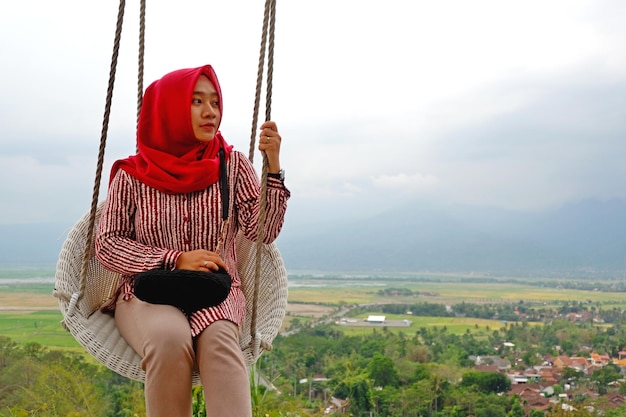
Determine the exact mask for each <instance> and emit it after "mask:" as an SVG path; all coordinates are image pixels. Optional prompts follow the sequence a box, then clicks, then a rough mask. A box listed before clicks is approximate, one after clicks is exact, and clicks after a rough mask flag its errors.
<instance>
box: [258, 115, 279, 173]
mask: <svg viewBox="0 0 626 417" xmlns="http://www.w3.org/2000/svg"><path fill="white" fill-rule="evenodd" d="M281 140H282V138H281V137H280V135H279V134H278V128H277V127H276V123H275V122H273V121H271V120H270V121H267V122H265V123H263V124H262V125H261V133H260V135H259V150H260V151H262V152H265V155H267V172H269V173H271V174H277V173H278V172H279V171H280V142H281Z"/></svg>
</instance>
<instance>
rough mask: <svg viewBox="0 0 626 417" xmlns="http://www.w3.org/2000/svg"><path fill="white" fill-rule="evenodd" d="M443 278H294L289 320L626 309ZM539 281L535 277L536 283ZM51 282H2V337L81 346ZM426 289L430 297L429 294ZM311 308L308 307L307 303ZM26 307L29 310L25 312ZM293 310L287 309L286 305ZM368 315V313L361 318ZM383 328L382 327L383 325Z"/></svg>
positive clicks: (564, 293)
mask: <svg viewBox="0 0 626 417" xmlns="http://www.w3.org/2000/svg"><path fill="white" fill-rule="evenodd" d="M443 281H444V279H443V278H442V280H440V281H437V280H431V281H415V280H411V279H407V278H404V277H403V278H402V279H395V280H394V279H390V278H389V277H385V278H380V279H378V278H375V277H374V278H372V277H369V278H365V279H355V278H351V279H341V278H332V277H330V278H329V277H326V278H321V279H313V278H308V279H300V278H296V279H290V284H292V285H290V288H289V303H290V306H291V307H293V310H292V311H290V312H289V313H288V315H287V318H286V320H285V324H286V325H288V324H289V323H290V322H292V321H293V320H294V318H297V319H298V320H299V322H300V323H301V324H302V323H306V322H310V321H312V320H315V319H316V317H321V315H322V314H328V313H329V312H330V311H333V310H335V308H336V307H338V306H340V305H354V304H374V303H381V304H382V303H408V304H411V303H413V304H417V303H445V304H454V303H459V302H468V303H519V302H520V301H523V302H525V303H532V304H534V305H536V306H537V305H540V306H542V307H551V308H558V307H559V306H560V305H562V303H564V302H584V303H592V304H593V305H594V306H595V305H598V306H600V308H603V309H612V308H620V309H622V308H626V294H624V293H611V292H600V291H576V290H564V289H558V288H542V287H539V286H537V285H523V284H519V283H511V282H509V283H507V282H497V281H496V282H464V281H461V280H456V281H455V280H454V279H449V280H448V281H447V282H443ZM529 282H530V281H529ZM536 282H537V281H535V283H536ZM388 288H396V289H398V288H400V289H408V290H411V291H413V292H414V293H415V294H418V293H419V294H418V295H413V296H402V297H399V296H398V297H391V296H381V295H380V294H379V291H380V290H384V289H388ZM52 290H53V285H52V284H4V285H0V335H2V336H8V337H10V338H11V339H13V340H15V341H17V342H19V343H30V342H35V343H39V344H41V345H43V346H47V347H51V348H53V347H59V348H63V349H76V350H81V348H80V346H79V345H78V343H77V342H76V341H75V340H74V338H73V337H72V336H71V334H70V333H69V332H67V331H66V330H65V329H64V328H63V327H62V325H61V324H60V322H61V319H62V316H61V313H60V311H59V309H58V303H57V300H56V299H55V298H54V297H53V296H52ZM426 293H428V294H429V295H426ZM322 305H323V306H332V308H327V309H326V313H324V312H323V311H322V312H320V311H316V306H318V307H320V306H322ZM307 306H308V307H307ZM23 309H28V310H27V311H22V310H23ZM288 310H289V309H288ZM369 314H376V313H369ZM386 316H387V318H388V319H389V320H396V319H397V320H403V319H407V320H411V321H412V325H411V326H408V327H389V328H388V330H389V331H394V332H395V331H400V332H404V333H407V334H415V332H416V331H417V330H419V329H420V328H421V327H426V328H429V327H433V326H438V327H443V326H445V327H446V328H447V330H448V331H449V332H451V333H456V334H462V333H465V332H468V331H469V332H472V333H474V334H487V333H488V332H489V331H493V330H496V329H500V328H501V327H503V325H504V324H503V323H502V322H501V321H498V320H480V319H466V318H449V317H446V318H443V317H416V316H407V315H402V316H398V318H395V317H394V316H392V315H387V314H386ZM363 318H364V317H363ZM340 327H341V329H342V331H344V332H345V333H347V334H350V333H364V332H365V333H368V332H371V330H372V327H350V326H344V325H342V326H340ZM380 327H384V326H380Z"/></svg>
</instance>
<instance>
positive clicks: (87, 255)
mask: <svg viewBox="0 0 626 417" xmlns="http://www.w3.org/2000/svg"><path fill="white" fill-rule="evenodd" d="M125 7H126V1H125V0H120V4H119V10H118V16H117V25H116V30H115V40H114V43H113V54H112V57H111V66H110V72H109V83H108V87H107V97H106V102H105V110H104V117H103V121H102V132H101V136H100V148H99V150H98V163H97V167H96V176H95V181H94V187H93V194H92V200H91V210H90V213H89V225H88V230H87V242H86V245H85V252H84V257H83V263H82V269H81V278H80V290H79V294H78V298H77V301H78V300H80V299H81V298H82V297H83V295H84V293H85V288H86V286H87V272H88V267H89V262H90V260H91V258H92V257H93V238H94V228H95V220H96V211H97V207H98V198H99V195H100V184H101V180H102V169H103V165H104V153H105V148H106V139H107V134H108V128H109V119H110V114H111V102H112V99H113V87H114V85H115V73H116V69H117V60H118V56H119V47H120V39H121V35H122V26H123V21H124V9H125ZM145 12H146V0H141V2H140V21H139V52H138V71H137V73H138V74H137V123H139V115H140V113H141V106H142V104H143V78H144V56H145ZM275 22H276V0H266V2H265V12H264V15H263V28H262V36H261V47H260V51H259V65H258V70H257V83H256V94H255V100H254V109H253V116H252V131H251V135H250V149H249V159H250V161H251V162H254V153H255V152H254V149H255V147H256V139H255V138H256V126H257V123H258V113H259V104H260V101H261V89H262V84H263V70H264V67H265V55H266V52H267V56H268V59H267V62H268V68H267V87H266V96H265V120H266V121H267V120H271V107H272V87H273V82H272V78H273V73H274V38H275V37H274V32H275V29H274V28H275ZM268 36H269V46H268ZM262 156H263V169H262V173H261V189H260V201H259V204H260V208H259V220H258V231H257V241H256V253H257V255H256V259H255V279H254V292H253V294H254V295H253V300H252V317H251V321H250V323H251V325H250V335H251V336H252V341H251V344H254V341H255V340H256V323H257V310H258V295H259V282H260V275H261V252H262V250H263V237H264V225H265V219H266V217H267V155H266V154H265V152H263V154H262ZM261 347H263V348H264V349H266V350H271V345H268V344H267V343H265V342H264V341H261Z"/></svg>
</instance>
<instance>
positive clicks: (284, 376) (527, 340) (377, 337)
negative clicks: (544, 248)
mask: <svg viewBox="0 0 626 417" xmlns="http://www.w3.org/2000/svg"><path fill="white" fill-rule="evenodd" d="M307 280H310V281H311V282H312V280H313V278H307ZM294 282H296V283H305V281H304V280H303V279H301V278H299V279H296V280H294ZM316 282H317V284H322V286H319V285H317V286H308V287H307V286H298V285H295V286H293V287H292V288H290V294H289V300H290V305H291V306H292V307H293V309H292V310H291V311H290V312H289V314H288V316H287V320H285V326H286V327H285V329H286V330H287V329H288V330H291V331H293V334H290V335H289V336H283V335H281V336H278V337H277V338H276V340H275V341H274V349H273V350H272V351H271V352H265V353H264V354H263V355H262V356H261V358H260V360H259V362H258V363H257V364H256V366H255V367H253V369H252V370H251V371H252V372H251V373H252V375H251V377H252V378H251V393H252V398H253V407H254V410H255V417H266V416H269V417H287V416H290V417H296V416H320V417H321V416H325V415H328V414H327V413H330V414H331V415H332V414H334V413H335V412H336V411H337V410H336V409H334V408H333V407H335V406H338V407H340V408H341V407H343V408H344V410H343V411H344V412H345V414H344V415H354V416H376V417H395V416H418V415H419V416H423V417H461V416H467V415H474V416H476V417H522V416H530V417H540V416H545V417H557V416H572V417H575V416H581V417H586V416H592V415H594V416H595V415H602V416H604V417H623V416H626V408H624V407H623V406H615V404H617V405H619V403H611V402H610V401H609V400H608V398H609V397H608V396H609V395H618V396H619V395H624V394H626V385H622V383H621V381H623V379H622V378H623V376H622V373H621V372H622V370H621V368H620V367H619V366H618V365H617V364H612V363H609V364H605V365H604V366H601V367H598V368H597V369H595V372H594V371H593V370H588V371H587V370H585V371H584V372H583V371H580V370H577V369H576V368H574V367H567V366H565V367H564V368H563V369H557V368H553V370H552V373H553V374H554V375H555V376H556V377H557V379H556V380H555V381H554V382H551V383H550V384H551V387H550V388H552V390H551V391H550V392H549V393H546V394H545V396H544V394H542V398H544V400H545V402H546V403H547V402H548V401H550V400H552V401H553V403H549V405H548V406H547V407H544V408H543V409H542V411H540V410H539V409H535V408H533V407H535V406H534V405H533V404H534V403H533V404H531V401H529V400H528V398H525V397H523V396H520V395H517V394H512V393H511V392H510V388H511V386H512V385H511V379H510V378H509V377H508V376H507V375H506V374H504V373H498V372H492V371H489V372H488V371H483V370H479V369H477V368H476V367H475V361H476V357H483V358H491V359H489V361H491V362H488V363H489V364H491V363H493V361H502V362H505V363H508V364H509V365H508V366H509V368H508V372H509V373H510V374H513V373H515V372H524V371H525V370H527V369H530V368H531V367H533V366H540V365H541V364H543V363H544V362H545V363H547V362H551V361H554V359H555V358H557V357H562V358H566V359H567V358H571V357H580V358H587V357H589V355H590V354H591V353H598V354H601V355H606V356H609V357H611V358H615V359H617V358H618V357H619V352H620V350H622V349H623V348H625V347H626V317H625V316H624V305H625V304H626V301H624V299H626V297H624V294H623V292H620V291H615V289H616V288H619V286H616V285H614V284H615V283H614V282H612V281H607V282H606V283H604V284H602V285H600V286H596V289H597V290H596V291H592V290H588V289H586V286H589V285H591V284H592V283H588V284H586V286H585V285H582V284H572V285H569V286H568V287H567V288H566V287H564V286H559V285H551V284H550V285H548V284H545V283H543V284H542V282H543V281H542V280H538V279H537V280H533V279H529V280H524V281H520V280H519V279H507V278H504V279H494V278H492V277H458V276H444V275H439V276H422V277H415V276H409V275H407V276H400V277H396V278H390V277H358V278H350V277H326V278H320V279H319V280H318V281H316ZM593 284H594V285H595V284H597V283H593ZM542 285H544V286H543V287H542ZM31 289H32V291H30V290H31ZM51 292H52V288H51V286H50V285H46V284H41V285H39V284H34V285H33V286H29V285H23V284H16V285H12V286H6V287H2V288H0V306H1V305H5V306H16V305H20V304H19V303H20V302H22V303H24V304H23V305H28V306H31V307H33V309H34V310H37V308H34V306H41V308H44V307H45V308H48V309H49V310H40V311H15V310H14V311H0V334H1V335H2V336H0V416H5V415H6V416H11V417H13V416H24V417H30V416H33V417H34V416H38V417H53V416H54V417H56V416H72V417H80V416H90V417H91V416H95V417H100V416H102V417H122V416H124V417H126V416H138V417H139V416H144V415H145V410H144V409H143V391H142V386H141V384H139V383H137V382H134V381H129V380H126V379H124V378H121V377H119V376H117V375H115V374H114V373H112V372H111V371H109V370H108V369H106V368H104V367H103V366H101V365H99V364H97V363H95V362H94V361H93V359H91V358H90V357H88V356H86V355H84V354H83V351H82V348H81V347H79V346H78V344H77V343H76V341H75V340H74V339H73V338H72V336H71V335H70V334H69V333H68V332H67V331H66V330H65V329H64V328H63V327H62V326H61V324H60V321H61V319H62V317H61V314H60V312H59V311H58V310H57V309H55V308H54V307H55V305H56V300H54V299H53V298H52V296H51ZM296 307H297V308H296ZM340 312H341V314H342V315H341V316H338V317H333V315H334V314H335V313H340ZM369 315H384V316H385V317H386V320H387V322H393V321H397V322H398V323H403V320H407V321H410V325H406V324H402V325H398V326H397V327H396V326H393V325H388V324H379V325H371V326H365V325H363V324H364V320H365V319H366V318H367V317H368V316H369ZM340 317H341V318H345V319H346V320H344V321H343V322H342V321H341V320H340ZM355 322H358V323H360V324H361V325H358V326H357V325H354V324H351V323H355ZM255 375H259V376H261V377H263V379H264V380H266V381H269V383H271V385H272V386H273V387H275V389H269V388H268V386H267V385H266V384H264V383H260V382H256V381H257V379H256V378H255ZM538 380H540V379H539V378H538ZM571 382H575V384H574V385H575V390H572V389H571V387H569V385H571ZM545 385H546V383H545V382H544V386H545ZM568 389H570V390H569V391H567V390H568ZM564 392H568V393H569V394H570V398H569V399H568V400H567V405H568V407H571V409H563V408H562V407H561V406H560V403H559V400H558V394H559V393H564ZM192 397H193V401H194V417H203V416H205V414H204V411H203V410H204V406H205V404H204V400H203V395H202V390H201V388H200V387H196V388H194V390H193V392H192ZM331 398H335V399H338V400H337V401H336V402H335V403H334V404H333V403H331V401H330V400H331ZM612 398H615V397H612ZM621 398H623V397H621ZM340 400H345V401H346V402H341V401H340ZM537 401H538V400H537ZM561 401H562V400H561ZM550 404H551V405H550ZM209 407H210V405H209ZM329 407H330V408H329ZM327 409H328V411H327Z"/></svg>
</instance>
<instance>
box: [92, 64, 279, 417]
mask: <svg viewBox="0 0 626 417" xmlns="http://www.w3.org/2000/svg"><path fill="white" fill-rule="evenodd" d="M221 118H222V94H221V90H220V86H219V82H218V80H217V76H216V75H215V72H214V71H213V69H212V68H211V66H208V65H207V66H203V67H199V68H192V69H182V70H178V71H174V72H171V73H169V74H167V75H165V76H164V77H162V78H161V79H160V80H157V81H155V82H154V83H152V84H151V85H150V86H149V87H148V88H147V89H146V92H145V94H144V100H143V105H142V110H141V114H140V117H139V124H138V128H137V145H138V152H137V155H134V156H130V157H129V158H126V159H123V160H119V161H116V162H115V164H114V165H113V168H112V172H111V179H110V184H109V190H108V197H107V200H106V203H105V206H104V207H103V210H102V216H101V218H100V220H99V224H98V231H97V236H96V243H95V244H96V255H97V257H98V260H99V261H100V263H101V264H102V265H103V266H104V267H105V268H107V269H110V270H112V271H114V272H117V273H120V274H121V275H122V279H121V280H120V286H119V289H118V293H117V296H116V299H115V301H114V302H113V303H111V305H109V306H107V307H106V308H105V311H109V312H111V313H114V314H115V323H116V325H117V327H118V329H119V331H120V333H121V335H122V337H124V339H125V340H126V341H127V342H128V343H129V344H130V345H131V346H132V347H133V349H134V350H135V351H136V352H137V353H138V354H139V355H140V356H141V357H142V362H141V366H142V368H143V369H144V370H145V372H146V379H145V398H146V408H147V413H148V416H149V417H160V416H167V417H173V416H190V415H191V383H192V382H191V376H192V373H193V370H194V369H195V367H197V369H198V370H199V373H200V379H201V382H202V385H203V387H204V392H205V399H206V403H207V408H208V410H207V416H216V417H227V416H233V417H242V416H250V415H251V414H252V412H251V401H250V383H249V379H248V374H247V368H246V365H245V363H244V360H243V355H242V352H241V348H240V346H239V326H240V325H241V324H242V323H243V321H244V318H245V312H246V308H245V299H244V295H243V292H242V290H241V280H240V277H239V275H238V273H237V258H236V250H235V237H236V234H237V233H238V232H239V231H242V232H243V233H244V234H245V236H246V237H247V238H248V239H250V240H255V239H256V234H257V219H258V214H259V189H260V187H259V181H258V178H257V175H256V172H255V170H254V168H253V166H252V164H251V163H250V161H249V160H248V159H247V158H246V157H245V156H244V155H243V154H242V153H240V152H238V151H235V150H233V149H232V146H229V145H228V144H227V143H226V142H225V140H224V138H223V137H222V135H221V134H220V131H219V130H218V129H219V126H220V121H221ZM280 144H281V137H280V135H279V133H278V130H277V127H276V124H275V123H274V122H271V121H268V122H265V123H264V124H263V125H262V126H261V132H260V139H259V149H260V150H261V151H264V152H265V153H266V155H267V163H268V165H267V166H268V173H269V175H268V184H267V185H268V186H267V207H266V209H267V219H266V222H265V229H264V235H263V236H264V242H265V243H271V242H272V241H273V240H274V239H276V237H277V236H278V234H279V232H280V230H281V227H282V223H283V219H284V215H285V210H286V206H287V200H288V198H289V191H288V190H287V189H286V188H285V186H284V184H283V178H282V177H283V176H282V171H281V169H280V159H279V154H280ZM220 148H222V149H223V151H224V154H225V157H226V160H227V162H228V182H229V189H230V209H229V221H228V222H227V223H225V224H226V226H225V227H226V230H225V234H224V236H225V237H224V239H223V240H224V241H223V249H222V250H221V251H220V253H219V254H218V253H217V252H216V250H217V245H218V240H219V239H220V234H221V226H222V217H221V207H222V201H221V198H222V196H221V193H220V190H219V188H220V187H219V177H220V161H219V154H218V151H219V150H220ZM156 268H162V269H187V270H198V271H214V270H217V269H218V268H223V269H225V270H227V271H228V272H229V274H230V275H231V277H232V285H231V289H230V293H229V294H228V297H227V298H226V300H224V301H223V302H222V303H221V304H219V305H217V306H215V307H210V308H205V309H202V310H200V311H197V312H194V313H191V314H189V315H186V314H185V313H183V312H182V311H181V310H180V309H178V308H176V307H173V306H170V305H161V304H150V303H147V302H144V301H142V300H140V299H138V298H137V297H135V296H134V293H133V278H134V276H136V275H137V274H139V273H141V272H145V271H148V270H152V269H156Z"/></svg>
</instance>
